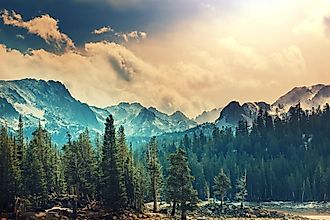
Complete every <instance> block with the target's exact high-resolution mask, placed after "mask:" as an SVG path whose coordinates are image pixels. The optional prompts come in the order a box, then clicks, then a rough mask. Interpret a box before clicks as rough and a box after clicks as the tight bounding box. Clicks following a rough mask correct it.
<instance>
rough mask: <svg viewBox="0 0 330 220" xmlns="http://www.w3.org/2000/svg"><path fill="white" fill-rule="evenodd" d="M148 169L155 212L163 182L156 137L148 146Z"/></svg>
mask: <svg viewBox="0 0 330 220" xmlns="http://www.w3.org/2000/svg"><path fill="white" fill-rule="evenodd" d="M147 155H148V171H149V174H150V177H151V193H152V199H153V203H154V206H153V209H154V212H157V210H158V197H159V190H160V184H161V168H160V164H159V159H158V146H157V141H156V137H152V138H151V140H150V142H149V146H148V154H147Z"/></svg>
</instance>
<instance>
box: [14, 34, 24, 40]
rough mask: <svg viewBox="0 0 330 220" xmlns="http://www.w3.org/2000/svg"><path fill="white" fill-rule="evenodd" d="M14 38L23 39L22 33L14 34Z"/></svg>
mask: <svg viewBox="0 0 330 220" xmlns="http://www.w3.org/2000/svg"><path fill="white" fill-rule="evenodd" d="M16 38H17V39H21V40H24V39H25V37H24V35H22V34H16Z"/></svg>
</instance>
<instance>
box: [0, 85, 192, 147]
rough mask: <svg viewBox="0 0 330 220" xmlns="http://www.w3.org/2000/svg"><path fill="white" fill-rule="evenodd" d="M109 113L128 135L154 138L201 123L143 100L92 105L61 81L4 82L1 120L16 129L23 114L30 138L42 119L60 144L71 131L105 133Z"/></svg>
mask: <svg viewBox="0 0 330 220" xmlns="http://www.w3.org/2000/svg"><path fill="white" fill-rule="evenodd" d="M109 114H112V115H113V117H114V119H115V125H117V126H119V125H123V126H124V127H125V130H126V135H127V136H131V137H133V136H134V137H135V136H147V137H150V136H154V135H160V134H163V133H167V132H177V131H183V130H187V129H189V128H192V127H194V126H196V125H197V123H196V122H194V121H193V120H191V119H189V118H187V117H186V116H185V115H184V114H183V113H181V112H175V113H173V114H172V115H168V114H165V113H162V112H160V111H158V110H157V109H156V108H153V107H150V108H145V107H144V106H142V105H141V104H139V103H131V104H130V103H120V104H118V105H114V106H110V107H107V108H104V109H103V108H97V107H91V106H89V105H87V104H85V103H81V102H80V101H79V100H77V99H75V98H74V97H72V95H71V94H70V92H69V91H68V89H67V88H66V87H65V86H64V85H63V84H62V83H60V82H57V81H52V80H50V81H44V80H35V79H23V80H13V81H4V80H1V81H0V122H1V123H2V124H5V123H6V124H7V125H8V127H9V128H10V129H11V130H12V131H14V130H15V129H16V127H17V124H18V118H19V115H22V116H23V121H24V125H25V131H26V135H27V136H28V137H30V135H31V133H32V131H33V130H34V129H35V128H36V126H37V125H38V123H39V121H40V122H41V124H42V125H44V126H45V127H46V129H47V130H49V131H50V132H51V134H52V137H53V140H54V141H55V142H56V143H58V144H63V143H65V142H66V133H67V131H70V133H71V134H73V135H74V136H75V135H77V134H79V132H81V131H83V130H84V129H86V128H88V129H89V130H90V133H91V135H94V134H95V133H96V132H98V133H102V132H103V129H104V121H105V119H106V117H107V116H108V115H109Z"/></svg>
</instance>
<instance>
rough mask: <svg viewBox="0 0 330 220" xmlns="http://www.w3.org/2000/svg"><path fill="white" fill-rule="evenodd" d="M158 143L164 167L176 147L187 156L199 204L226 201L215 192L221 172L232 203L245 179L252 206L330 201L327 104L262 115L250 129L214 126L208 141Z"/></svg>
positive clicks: (198, 136)
mask: <svg viewBox="0 0 330 220" xmlns="http://www.w3.org/2000/svg"><path fill="white" fill-rule="evenodd" d="M159 143H160V145H161V146H162V147H161V148H160V152H159V156H160V161H161V164H162V166H165V167H166V166H167V163H168V161H167V159H166V157H167V155H168V154H170V153H172V152H174V151H175V149H176V147H175V145H179V146H180V147H181V148H183V149H184V150H185V151H186V152H187V155H188V158H189V167H190V168H191V172H192V175H193V176H194V177H195V180H194V182H193V186H194V188H195V189H196V190H197V192H198V197H199V198H201V199H206V198H208V197H216V198H218V199H219V200H223V199H224V198H223V197H224V196H223V193H222V192H221V190H219V189H216V188H214V187H212V186H213V185H217V184H218V182H219V180H218V179H217V178H216V179H215V178H214V177H215V176H217V175H218V172H219V170H221V169H223V173H225V174H226V175H227V176H228V178H229V179H228V180H226V181H225V182H223V183H222V185H226V186H227V185H228V186H230V187H227V190H226V192H227V193H226V195H227V199H229V200H235V198H236V192H237V191H238V190H239V189H238V187H237V184H238V182H239V181H238V180H239V179H240V177H242V176H244V174H245V173H246V179H247V181H246V182H247V191H248V195H247V200H249V201H256V202H258V201H297V202H303V201H330V166H329V164H330V108H329V105H328V104H326V105H325V106H324V107H323V108H322V109H321V108H320V107H319V108H315V109H312V110H309V111H304V110H303V109H302V108H301V106H300V104H298V105H297V106H293V107H291V108H290V109H289V111H288V113H287V114H284V115H282V116H281V117H278V116H275V117H272V116H270V115H269V114H268V113H267V112H265V111H262V110H260V111H259V113H258V116H257V118H256V120H255V121H254V122H253V124H252V125H249V124H248V123H247V122H246V121H240V122H239V123H238V125H237V127H236V128H235V129H231V128H222V129H219V128H218V127H215V126H214V129H213V132H212V135H210V136H207V135H205V134H204V133H203V131H200V132H199V133H196V132H195V133H193V134H192V135H190V134H189V135H188V134H185V135H183V136H182V138H179V139H174V140H173V142H170V143H169V141H168V139H167V140H166V141H165V140H164V141H163V140H159ZM164 174H165V175H166V174H167V173H166V170H164ZM221 175H223V174H221Z"/></svg>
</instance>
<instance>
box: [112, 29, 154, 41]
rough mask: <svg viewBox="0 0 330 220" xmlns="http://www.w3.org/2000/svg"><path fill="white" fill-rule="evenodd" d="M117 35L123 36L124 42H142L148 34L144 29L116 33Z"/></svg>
mask: <svg viewBox="0 0 330 220" xmlns="http://www.w3.org/2000/svg"><path fill="white" fill-rule="evenodd" d="M115 35H116V36H117V37H120V38H122V40H123V41H124V42H129V41H131V40H133V41H136V42H140V41H141V40H144V39H146V38H147V36H148V34H147V33H146V32H143V31H131V32H128V33H115Z"/></svg>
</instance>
